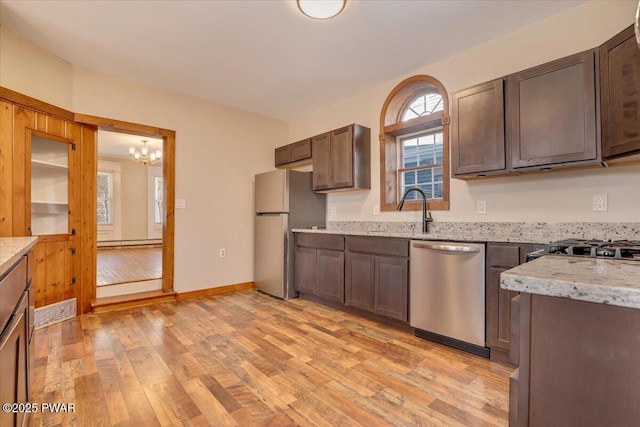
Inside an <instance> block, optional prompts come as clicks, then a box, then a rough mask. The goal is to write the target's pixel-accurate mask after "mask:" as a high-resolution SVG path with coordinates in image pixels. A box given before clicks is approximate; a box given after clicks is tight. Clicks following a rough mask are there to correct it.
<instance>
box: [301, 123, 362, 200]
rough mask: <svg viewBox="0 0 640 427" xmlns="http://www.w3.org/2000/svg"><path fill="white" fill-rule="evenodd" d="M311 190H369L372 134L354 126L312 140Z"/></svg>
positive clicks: (358, 126)
mask: <svg viewBox="0 0 640 427" xmlns="http://www.w3.org/2000/svg"><path fill="white" fill-rule="evenodd" d="M311 147H312V152H313V190H314V191H322V192H326V191H333V190H360V189H370V188H371V130H370V129H369V128H366V127H364V126H360V125H357V124H353V125H350V126H346V127H343V128H340V129H336V130H333V131H331V132H327V133H323V134H321V135H317V136H314V137H313V138H311Z"/></svg>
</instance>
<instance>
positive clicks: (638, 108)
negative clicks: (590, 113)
mask: <svg viewBox="0 0 640 427" xmlns="http://www.w3.org/2000/svg"><path fill="white" fill-rule="evenodd" d="M639 87H640V49H638V45H637V44H636V39H635V33H634V31H633V26H630V27H628V28H627V29H625V30H624V31H622V32H621V33H619V34H617V35H616V36H615V37H613V38H612V39H611V40H609V41H607V42H606V43H605V44H603V45H602V46H600V105H601V117H602V156H603V157H604V158H611V157H617V156H621V155H624V154H630V153H636V152H640V90H638V88H639Z"/></svg>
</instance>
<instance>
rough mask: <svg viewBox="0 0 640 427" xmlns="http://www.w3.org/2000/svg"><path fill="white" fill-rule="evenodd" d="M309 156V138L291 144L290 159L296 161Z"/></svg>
mask: <svg viewBox="0 0 640 427" xmlns="http://www.w3.org/2000/svg"><path fill="white" fill-rule="evenodd" d="M310 157H311V140H310V139H305V140H302V141H298V142H294V143H293V144H291V161H292V162H297V161H298V160H304V159H308V158H310Z"/></svg>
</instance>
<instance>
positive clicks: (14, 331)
mask: <svg viewBox="0 0 640 427" xmlns="http://www.w3.org/2000/svg"><path fill="white" fill-rule="evenodd" d="M20 285H21V286H24V284H20ZM28 308H29V306H28V304H27V302H26V298H25V297H24V296H23V298H22V300H21V303H20V304H19V305H18V307H17V311H16V313H15V315H14V316H13V317H11V322H10V323H9V325H7V329H6V330H5V331H4V334H3V335H2V339H1V340H0V378H2V387H0V400H1V401H2V403H3V404H4V403H19V404H24V403H25V402H27V389H28V376H27V365H28V364H27V360H28V357H29V354H28V351H27V350H28V345H27V340H28V338H27V337H28V335H27V334H28V324H27V314H28V313H27V311H28ZM24 418H25V412H23V411H16V412H9V411H0V426H3V427H4V426H7V427H10V426H11V427H13V426H16V427H21V426H22V425H23V420H24Z"/></svg>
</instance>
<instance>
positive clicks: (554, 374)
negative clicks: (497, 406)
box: [509, 293, 640, 427]
mask: <svg viewBox="0 0 640 427" xmlns="http://www.w3.org/2000/svg"><path fill="white" fill-rule="evenodd" d="M638 331H640V310H637V309H632V308H625V307H617V306H612V305H608V304H597V303H591V302H585V301H576V300H571V299H567V298H559V297H549V296H543V295H532V294H528V293H522V294H520V366H519V368H518V369H517V371H516V372H515V373H514V375H513V376H512V378H511V381H510V385H511V387H512V389H511V390H510V393H509V396H510V400H509V413H510V419H512V424H511V425H515V426H520V427H525V426H532V427H534V426H581V427H591V426H593V427H601V426H616V427H625V426H629V427H631V426H637V425H638V420H640V404H638V402H640V363H638V354H640V333H638ZM512 415H513V418H515V419H513V418H512Z"/></svg>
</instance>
